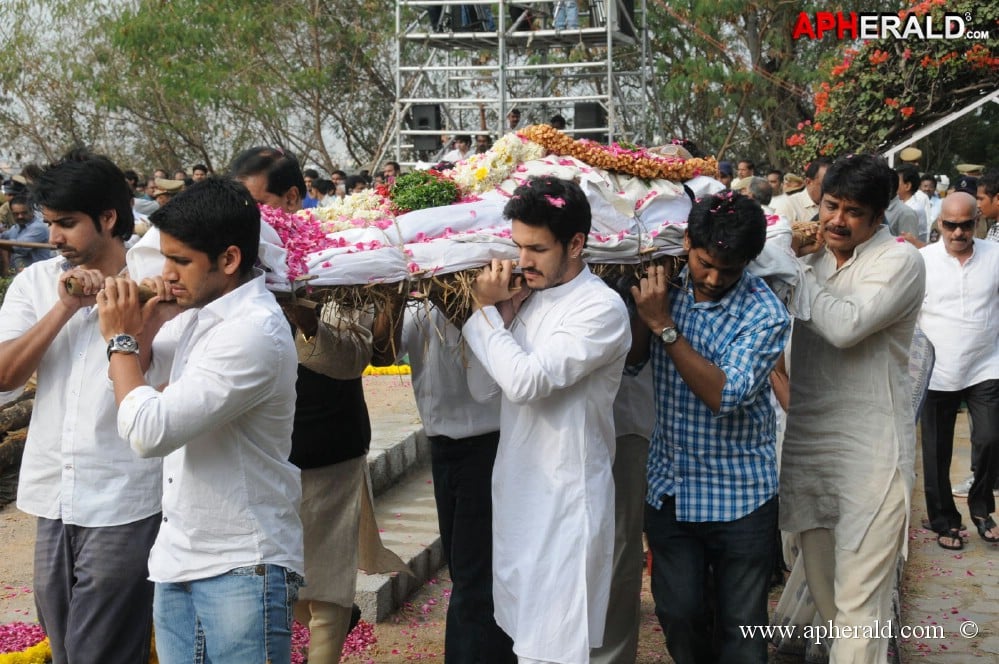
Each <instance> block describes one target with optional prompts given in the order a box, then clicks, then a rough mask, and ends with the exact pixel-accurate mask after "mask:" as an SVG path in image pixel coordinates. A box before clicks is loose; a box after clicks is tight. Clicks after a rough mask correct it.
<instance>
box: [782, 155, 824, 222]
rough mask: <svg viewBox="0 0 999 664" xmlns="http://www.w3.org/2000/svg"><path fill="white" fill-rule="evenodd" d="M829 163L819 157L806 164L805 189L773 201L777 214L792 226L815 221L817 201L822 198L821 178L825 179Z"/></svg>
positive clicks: (817, 208) (817, 215) (817, 210)
mask: <svg viewBox="0 0 999 664" xmlns="http://www.w3.org/2000/svg"><path fill="white" fill-rule="evenodd" d="M830 163H832V162H830V161H829V160H828V159H826V158H825V157H819V158H818V159H815V160H813V161H812V162H811V163H810V164H808V168H806V169H805V188H804V189H802V190H801V191H796V192H795V193H793V194H791V195H790V196H787V197H785V198H782V199H780V200H779V201H773V206H774V210H775V211H776V212H777V214H779V215H780V216H782V217H784V218H785V219H787V220H788V221H789V222H790V223H792V224H794V223H797V222H802V221H817V220H818V218H819V200H820V199H821V197H822V178H824V177H825V174H826V169H827V168H829V164H830Z"/></svg>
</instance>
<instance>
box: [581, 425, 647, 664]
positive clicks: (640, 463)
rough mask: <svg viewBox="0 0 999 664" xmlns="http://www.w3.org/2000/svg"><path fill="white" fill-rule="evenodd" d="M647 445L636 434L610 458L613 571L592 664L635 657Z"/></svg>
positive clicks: (624, 662)
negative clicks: (601, 637)
mask: <svg viewBox="0 0 999 664" xmlns="http://www.w3.org/2000/svg"><path fill="white" fill-rule="evenodd" d="M648 458H649V441H648V439H647V438H643V437H642V436H638V435H635V434H628V435H624V436H618V438H617V452H616V453H615V455H614V467H613V473H614V571H613V575H612V576H611V589H610V602H608V605H607V620H606V622H605V623H604V644H603V645H602V646H601V647H599V648H594V649H593V650H591V651H590V662H591V664H633V663H634V661H635V657H636V656H637V654H638V625H639V622H640V620H641V616H642V573H643V571H644V570H645V556H644V555H643V554H642V527H643V523H642V522H643V519H644V514H645V486H646V468H645V464H646V462H647V461H648Z"/></svg>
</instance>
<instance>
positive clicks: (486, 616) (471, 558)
mask: <svg viewBox="0 0 999 664" xmlns="http://www.w3.org/2000/svg"><path fill="white" fill-rule="evenodd" d="M498 444H499V432H493V433H488V434H483V435H481V436H473V437H471V438H463V439H460V440H455V439H453V438H448V437H446V436H430V454H431V460H432V464H433V466H432V472H433V477H434V498H435V500H436V502H437V521H438V523H439V525H440V532H441V543H442V544H443V547H444V556H445V558H446V559H447V565H448V571H449V572H450V573H451V582H452V587H451V600H450V603H449V605H448V610H447V626H446V628H445V631H444V661H445V662H446V664H475V663H478V662H481V663H483V664H486V663H489V664H494V663H495V664H503V663H506V662H516V661H517V658H516V656H515V655H514V654H513V641H512V640H511V639H510V637H509V636H507V635H506V633H505V632H504V631H503V630H502V629H500V628H499V626H497V625H496V619H495V618H494V617H493V530H492V527H493V524H492V521H493V503H492V475H493V462H495V460H496V447H497V445H498Z"/></svg>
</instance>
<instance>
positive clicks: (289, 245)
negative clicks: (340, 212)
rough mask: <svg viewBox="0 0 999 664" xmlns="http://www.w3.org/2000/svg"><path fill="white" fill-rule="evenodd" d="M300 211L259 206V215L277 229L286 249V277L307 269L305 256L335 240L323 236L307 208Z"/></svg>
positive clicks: (290, 277)
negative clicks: (297, 212)
mask: <svg viewBox="0 0 999 664" xmlns="http://www.w3.org/2000/svg"><path fill="white" fill-rule="evenodd" d="M302 212H303V214H293V213H290V212H285V211H284V210H282V209H280V208H275V207H271V206H269V205H261V206H260V219H261V220H262V221H266V222H267V223H268V224H270V226H271V228H273V229H274V230H275V231H277V234H278V236H279V237H280V238H281V242H282V243H283V245H284V249H285V251H287V252H288V259H287V263H288V278H289V279H291V280H294V279H296V278H298V277H300V276H302V275H304V274H307V273H308V271H309V268H308V264H307V263H306V260H305V259H306V257H307V256H308V255H309V254H311V253H315V252H317V251H323V250H325V249H328V248H329V247H332V246H334V245H335V244H336V243H335V242H333V240H331V239H330V238H328V237H327V236H326V231H324V230H323V227H322V224H321V223H319V220H317V219H316V218H315V217H314V216H312V214H311V213H309V211H308V210H303V211H302Z"/></svg>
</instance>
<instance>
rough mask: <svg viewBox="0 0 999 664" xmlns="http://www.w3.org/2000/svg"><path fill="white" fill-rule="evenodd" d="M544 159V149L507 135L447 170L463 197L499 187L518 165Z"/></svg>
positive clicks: (520, 137)
mask: <svg viewBox="0 0 999 664" xmlns="http://www.w3.org/2000/svg"><path fill="white" fill-rule="evenodd" d="M544 156H545V148H544V147H542V146H541V145H538V144H537V143H535V142H533V141H531V140H528V139H527V138H525V137H523V136H520V135H518V134H513V133H511V134H507V135H505V136H503V137H502V138H500V139H499V140H498V141H496V142H495V143H494V144H493V147H492V148H490V149H489V150H487V151H486V152H483V153H481V154H473V155H472V156H470V157H469V158H468V159H466V160H465V161H462V162H458V163H457V164H456V165H455V167H454V168H453V169H452V170H451V171H449V173H450V176H451V179H452V180H454V181H455V182H456V183H457V184H458V187H459V188H460V189H461V191H462V193H464V194H465V195H466V196H467V195H471V194H481V193H484V192H487V191H491V190H493V189H494V188H496V187H498V186H499V185H500V184H501V183H502V182H503V181H504V180H506V179H507V178H508V177H510V174H511V173H512V172H513V170H514V169H515V168H517V166H518V165H520V164H522V163H524V162H525V161H531V160H532V159H541V158H542V157H544Z"/></svg>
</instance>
